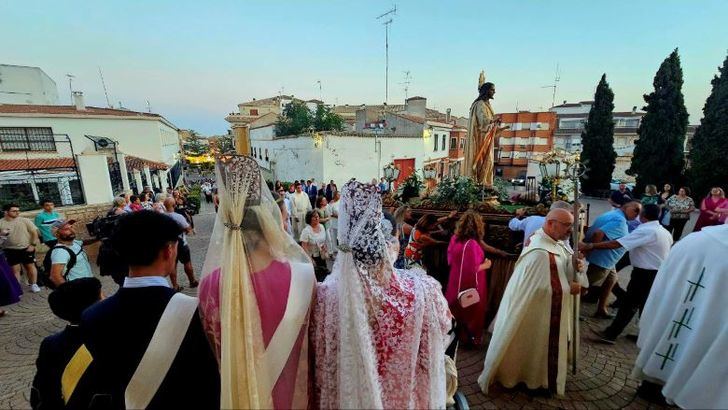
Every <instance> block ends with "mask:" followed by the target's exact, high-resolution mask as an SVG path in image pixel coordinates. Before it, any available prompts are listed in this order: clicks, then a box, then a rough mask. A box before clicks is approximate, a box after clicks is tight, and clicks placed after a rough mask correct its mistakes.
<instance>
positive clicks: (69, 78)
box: [66, 74, 76, 105]
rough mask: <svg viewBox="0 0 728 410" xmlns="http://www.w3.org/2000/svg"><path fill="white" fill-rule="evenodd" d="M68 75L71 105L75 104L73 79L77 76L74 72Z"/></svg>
mask: <svg viewBox="0 0 728 410" xmlns="http://www.w3.org/2000/svg"><path fill="white" fill-rule="evenodd" d="M66 77H68V91H69V93H70V95H71V105H73V79H74V78H76V76H75V75H73V74H66Z"/></svg>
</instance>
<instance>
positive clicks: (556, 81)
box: [541, 63, 561, 108]
mask: <svg viewBox="0 0 728 410" xmlns="http://www.w3.org/2000/svg"><path fill="white" fill-rule="evenodd" d="M559 81H561V73H560V72H559V63H556V75H555V76H554V83H553V84H552V85H545V86H543V87H541V88H553V90H554V92H553V94H552V95H551V108H554V107H555V106H556V88H557V87H558V86H559Z"/></svg>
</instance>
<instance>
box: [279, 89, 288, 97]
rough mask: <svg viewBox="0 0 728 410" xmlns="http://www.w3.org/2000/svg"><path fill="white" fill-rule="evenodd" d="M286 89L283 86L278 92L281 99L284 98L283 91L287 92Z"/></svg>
mask: <svg viewBox="0 0 728 410" xmlns="http://www.w3.org/2000/svg"><path fill="white" fill-rule="evenodd" d="M285 89H286V87H283V86H281V88H280V89H279V90H278V96H279V97H282V96H283V91H285Z"/></svg>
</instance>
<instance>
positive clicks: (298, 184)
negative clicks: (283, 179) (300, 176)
mask: <svg viewBox="0 0 728 410" xmlns="http://www.w3.org/2000/svg"><path fill="white" fill-rule="evenodd" d="M293 186H294V187H299V186H301V183H300V182H298V181H296V182H295V183H294V184H293Z"/></svg>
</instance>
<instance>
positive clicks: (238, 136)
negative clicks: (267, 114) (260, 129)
mask: <svg viewBox="0 0 728 410" xmlns="http://www.w3.org/2000/svg"><path fill="white" fill-rule="evenodd" d="M233 133H234V134H235V150H236V151H237V152H238V154H241V155H250V127H249V126H247V125H245V126H242V127H235V128H233Z"/></svg>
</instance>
